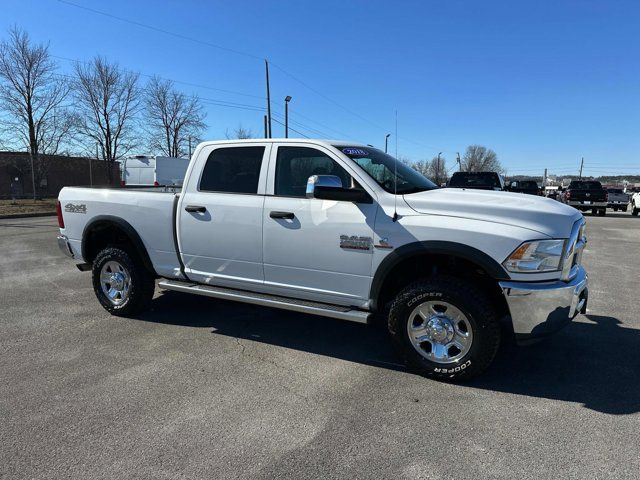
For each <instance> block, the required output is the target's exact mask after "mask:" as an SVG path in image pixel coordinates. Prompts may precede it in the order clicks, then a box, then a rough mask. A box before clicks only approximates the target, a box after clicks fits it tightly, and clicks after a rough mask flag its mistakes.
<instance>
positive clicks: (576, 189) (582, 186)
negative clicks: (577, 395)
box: [562, 180, 608, 216]
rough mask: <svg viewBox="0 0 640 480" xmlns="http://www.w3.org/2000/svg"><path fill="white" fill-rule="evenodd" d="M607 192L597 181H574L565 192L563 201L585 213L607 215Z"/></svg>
mask: <svg viewBox="0 0 640 480" xmlns="http://www.w3.org/2000/svg"><path fill="white" fill-rule="evenodd" d="M607 198H608V196H607V191H606V190H605V189H604V188H603V187H602V184H601V183H600V182H597V181H595V180H574V181H572V182H571V183H570V184H569V186H568V187H567V189H566V190H565V191H564V192H563V195H562V201H563V202H564V203H566V204H567V205H571V206H572V207H574V208H577V209H578V210H581V211H583V212H586V211H589V210H591V212H592V213H593V214H594V215H595V214H596V213H597V214H598V215H600V216H605V215H606V214H607V205H608V200H607Z"/></svg>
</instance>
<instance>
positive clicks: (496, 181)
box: [447, 172, 506, 190]
mask: <svg viewBox="0 0 640 480" xmlns="http://www.w3.org/2000/svg"><path fill="white" fill-rule="evenodd" d="M447 187H450V188H471V189H475V190H505V189H506V188H505V183H504V179H503V178H502V176H501V175H499V174H498V173H496V172H455V173H454V174H453V175H451V179H450V180H449V183H448V184H447Z"/></svg>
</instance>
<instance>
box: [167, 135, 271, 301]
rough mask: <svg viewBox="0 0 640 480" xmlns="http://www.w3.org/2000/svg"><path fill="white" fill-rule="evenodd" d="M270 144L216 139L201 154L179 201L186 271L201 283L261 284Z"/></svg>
mask: <svg viewBox="0 0 640 480" xmlns="http://www.w3.org/2000/svg"><path fill="white" fill-rule="evenodd" d="M269 151H270V144H268V143H261V142H256V143H242V144H241V145H238V144H235V145H234V144H216V145H209V146H205V147H203V149H202V151H201V152H200V153H199V154H198V156H197V157H195V158H196V160H195V162H196V163H195V164H194V165H193V166H192V172H193V173H191V174H190V177H189V179H188V184H187V185H186V186H185V188H184V189H183V194H182V198H181V199H180V203H179V205H178V208H179V211H178V225H177V228H178V232H179V238H178V240H179V248H180V252H182V259H183V262H184V265H185V271H186V273H187V275H188V276H189V278H190V279H191V280H195V281H197V282H201V283H207V284H213V285H221V286H229V287H234V288H248V289H251V288H252V286H260V285H262V283H263V280H264V275H263V269H262V208H263V204H264V189H265V182H266V168H263V165H266V161H267V159H268V157H269Z"/></svg>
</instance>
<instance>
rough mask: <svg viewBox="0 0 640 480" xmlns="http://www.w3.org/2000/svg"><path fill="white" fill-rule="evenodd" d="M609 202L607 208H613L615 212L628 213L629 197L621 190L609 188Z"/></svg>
mask: <svg viewBox="0 0 640 480" xmlns="http://www.w3.org/2000/svg"><path fill="white" fill-rule="evenodd" d="M607 194H608V200H607V206H608V207H609V208H612V209H613V211H614V212H617V211H618V210H622V211H623V212H626V211H627V205H628V204H629V195H627V194H626V193H624V192H623V191H622V189H621V188H607Z"/></svg>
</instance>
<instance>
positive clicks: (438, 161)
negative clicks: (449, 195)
mask: <svg viewBox="0 0 640 480" xmlns="http://www.w3.org/2000/svg"><path fill="white" fill-rule="evenodd" d="M440 155H442V152H438V160H436V162H437V165H436V184H437V185H438V186H440Z"/></svg>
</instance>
